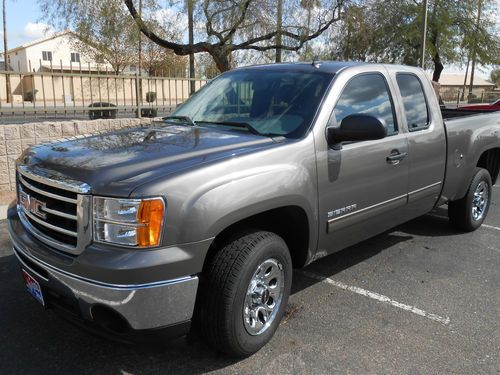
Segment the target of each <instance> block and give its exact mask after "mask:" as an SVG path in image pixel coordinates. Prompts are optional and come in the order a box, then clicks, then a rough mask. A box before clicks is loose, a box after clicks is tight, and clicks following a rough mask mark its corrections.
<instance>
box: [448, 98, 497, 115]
mask: <svg viewBox="0 0 500 375" xmlns="http://www.w3.org/2000/svg"><path fill="white" fill-rule="evenodd" d="M457 109H465V110H467V111H481V112H483V111H493V112H494V111H500V99H499V100H497V101H496V102H493V103H491V104H472V105H465V106H463V107H459V108H457Z"/></svg>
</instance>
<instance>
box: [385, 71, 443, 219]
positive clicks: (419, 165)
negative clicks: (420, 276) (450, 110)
mask: <svg viewBox="0 0 500 375" xmlns="http://www.w3.org/2000/svg"><path fill="white" fill-rule="evenodd" d="M388 69H389V72H390V76H391V79H392V81H393V82H394V85H395V86H396V87H397V90H396V95H397V96H398V100H400V102H401V103H402V109H403V115H402V116H401V120H402V121H401V122H402V123H403V124H404V125H405V127H406V128H407V129H408V130H409V133H408V163H409V179H408V207H407V215H408V219H410V218H414V217H417V216H420V215H423V214H425V213H427V212H429V211H430V210H432V208H433V207H434V205H435V204H436V202H437V201H438V199H439V196H440V194H441V189H442V185H443V178H444V175H445V167H446V134H445V129H444V126H443V120H442V118H441V112H440V109H439V103H438V101H437V97H436V95H435V93H434V89H433V87H432V85H431V83H430V81H429V79H428V78H427V77H425V75H424V73H423V72H419V71H415V69H408V68H404V67H396V66H388Z"/></svg>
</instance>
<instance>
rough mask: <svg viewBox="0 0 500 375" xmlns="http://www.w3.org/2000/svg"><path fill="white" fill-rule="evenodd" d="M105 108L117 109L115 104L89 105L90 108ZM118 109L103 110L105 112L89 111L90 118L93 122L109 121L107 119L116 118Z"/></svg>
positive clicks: (100, 103)
mask: <svg viewBox="0 0 500 375" xmlns="http://www.w3.org/2000/svg"><path fill="white" fill-rule="evenodd" d="M103 107H108V108H111V107H116V105H114V104H113V103H106V102H97V103H92V104H91V105H89V108H103ZM117 111H118V110H117V109H103V110H95V109H94V110H92V109H91V110H89V118H90V119H91V120H96V119H101V118H104V119H107V118H116V112H117Z"/></svg>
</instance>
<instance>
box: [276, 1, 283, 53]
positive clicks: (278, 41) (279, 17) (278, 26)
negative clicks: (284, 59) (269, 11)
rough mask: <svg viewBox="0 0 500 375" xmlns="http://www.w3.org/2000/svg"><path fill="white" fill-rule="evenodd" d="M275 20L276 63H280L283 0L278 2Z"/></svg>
mask: <svg viewBox="0 0 500 375" xmlns="http://www.w3.org/2000/svg"><path fill="white" fill-rule="evenodd" d="M277 14H278V15H277V20H276V31H277V34H276V46H278V48H276V62H277V63H280V62H281V54H282V49H281V43H282V36H281V31H282V29H283V0H278V12H277Z"/></svg>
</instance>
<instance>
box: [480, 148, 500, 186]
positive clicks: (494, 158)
mask: <svg viewBox="0 0 500 375" xmlns="http://www.w3.org/2000/svg"><path fill="white" fill-rule="evenodd" d="M476 166H477V167H479V168H484V169H486V170H487V171H488V172H489V173H490V176H491V181H492V183H493V184H495V182H496V180H497V178H498V175H499V172H500V148H498V147H497V148H491V149H489V150H486V151H483V153H482V154H481V156H480V157H479V160H478V162H477V164H476Z"/></svg>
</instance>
